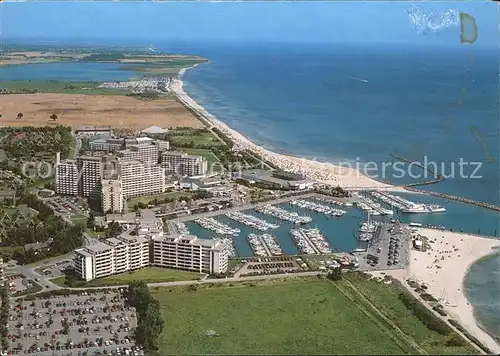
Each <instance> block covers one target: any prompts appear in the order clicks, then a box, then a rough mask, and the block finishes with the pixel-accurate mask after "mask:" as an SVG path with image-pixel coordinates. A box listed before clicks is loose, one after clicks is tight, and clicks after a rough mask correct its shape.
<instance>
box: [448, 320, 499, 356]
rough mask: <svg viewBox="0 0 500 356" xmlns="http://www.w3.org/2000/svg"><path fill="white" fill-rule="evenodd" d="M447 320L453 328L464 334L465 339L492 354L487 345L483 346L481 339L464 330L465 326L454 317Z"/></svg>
mask: <svg viewBox="0 0 500 356" xmlns="http://www.w3.org/2000/svg"><path fill="white" fill-rule="evenodd" d="M448 322H449V323H450V324H451V325H453V326H454V327H455V328H457V329H458V330H459V331H460V332H461V333H462V334H464V335H465V337H466V338H467V339H469V340H470V341H472V342H473V343H474V344H476V345H477V346H478V347H479V348H480V349H481V350H483V351H484V352H486V353H487V354H490V355H492V354H493V352H492V351H491V350H490V349H489V348H488V347H487V346H485V345H484V344H483V343H482V342H481V341H479V340H478V339H477V338H476V337H474V336H472V335H471V334H470V333H469V332H468V331H467V330H465V328H464V327H463V326H462V325H461V324H460V323H459V322H458V321H456V320H454V319H448Z"/></svg>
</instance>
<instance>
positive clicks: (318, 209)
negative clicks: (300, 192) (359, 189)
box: [290, 200, 347, 217]
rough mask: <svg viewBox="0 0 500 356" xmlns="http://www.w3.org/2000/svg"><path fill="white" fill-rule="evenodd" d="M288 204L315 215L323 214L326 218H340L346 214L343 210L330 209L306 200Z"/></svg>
mask: <svg viewBox="0 0 500 356" xmlns="http://www.w3.org/2000/svg"><path fill="white" fill-rule="evenodd" d="M290 204H291V205H295V206H298V207H300V208H304V209H308V210H311V211H314V212H316V213H322V214H325V215H327V216H330V215H331V216H339V217H340V216H344V215H345V214H346V213H347V211H345V210H341V209H335V208H330V207H329V206H326V205H323V204H319V203H315V202H312V201H308V200H292V201H291V202H290Z"/></svg>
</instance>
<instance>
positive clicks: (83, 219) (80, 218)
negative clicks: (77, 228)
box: [70, 214, 88, 224]
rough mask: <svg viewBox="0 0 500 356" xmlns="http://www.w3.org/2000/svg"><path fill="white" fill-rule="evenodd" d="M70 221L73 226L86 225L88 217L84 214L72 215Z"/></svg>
mask: <svg viewBox="0 0 500 356" xmlns="http://www.w3.org/2000/svg"><path fill="white" fill-rule="evenodd" d="M70 220H71V221H72V222H73V224H86V223H87V220H88V217H87V216H85V215H83V214H71V217H70Z"/></svg>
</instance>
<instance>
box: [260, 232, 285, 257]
mask: <svg viewBox="0 0 500 356" xmlns="http://www.w3.org/2000/svg"><path fill="white" fill-rule="evenodd" d="M261 238H262V242H264V246H265V247H267V250H268V252H269V253H270V256H280V255H282V254H283V250H282V249H281V247H280V244H279V243H278V241H277V240H276V238H275V237H274V236H273V235H271V234H262V235H261Z"/></svg>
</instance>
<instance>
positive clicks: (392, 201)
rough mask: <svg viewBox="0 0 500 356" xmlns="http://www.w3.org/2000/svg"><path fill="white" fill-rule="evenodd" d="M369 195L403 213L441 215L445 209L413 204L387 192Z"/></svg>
mask: <svg viewBox="0 0 500 356" xmlns="http://www.w3.org/2000/svg"><path fill="white" fill-rule="evenodd" d="M371 195H372V196H373V197H375V198H377V199H380V200H381V201H383V202H385V203H387V204H389V205H391V206H392V207H394V208H396V209H398V210H399V211H401V212H403V213H442V212H445V211H446V208H445V207H443V206H441V205H437V204H423V203H415V202H412V201H410V200H408V199H405V198H403V197H399V196H397V195H392V194H389V193H387V192H381V191H373V192H371Z"/></svg>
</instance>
